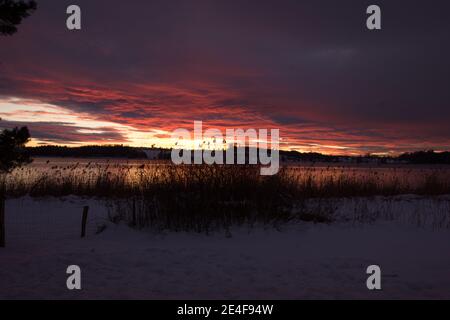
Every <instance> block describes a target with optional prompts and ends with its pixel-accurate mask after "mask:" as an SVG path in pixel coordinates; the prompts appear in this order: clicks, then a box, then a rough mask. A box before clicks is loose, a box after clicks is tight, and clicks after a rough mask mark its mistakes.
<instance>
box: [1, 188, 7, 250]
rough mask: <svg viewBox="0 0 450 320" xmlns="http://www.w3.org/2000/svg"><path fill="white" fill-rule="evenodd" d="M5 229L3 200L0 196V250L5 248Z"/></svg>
mask: <svg viewBox="0 0 450 320" xmlns="http://www.w3.org/2000/svg"><path fill="white" fill-rule="evenodd" d="M5 238H6V227H5V198H4V196H3V194H0V248H4V247H5Z"/></svg>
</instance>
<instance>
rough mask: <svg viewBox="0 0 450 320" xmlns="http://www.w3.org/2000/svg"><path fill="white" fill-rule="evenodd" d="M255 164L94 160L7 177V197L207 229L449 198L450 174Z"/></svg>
mask: <svg viewBox="0 0 450 320" xmlns="http://www.w3.org/2000/svg"><path fill="white" fill-rule="evenodd" d="M259 169H260V168H259V167H258V166H252V165H233V166H227V165H213V166H208V165H189V166H176V165H172V164H158V165H151V164H141V165H139V166H136V165H127V164H126V165H123V164H107V165H99V164H95V163H87V164H73V165H69V166H53V167H52V166H50V168H48V167H45V168H43V169H42V170H41V169H39V168H33V167H27V168H20V169H17V170H16V171H14V172H13V173H12V174H10V175H8V176H7V177H6V181H5V188H6V194H7V195H8V196H9V197H18V196H23V195H30V196H35V197H44V196H67V195H77V196H87V197H97V198H103V199H106V200H107V201H108V204H109V208H110V218H111V219H112V220H114V221H118V220H124V221H126V222H127V223H129V224H130V225H132V226H135V227H138V228H142V227H148V226H152V227H156V228H160V229H170V230H175V231H180V230H192V231H197V232H209V231H211V230H214V229H217V228H228V227H229V226H231V225H235V224H244V223H247V224H256V223H262V224H270V225H277V224H279V223H282V222H286V221H290V220H292V219H300V220H306V221H314V222H329V221H331V220H332V213H333V208H332V207H330V203H329V202H324V205H323V206H322V205H321V206H318V207H317V206H316V207H315V208H314V210H311V209H310V208H308V206H306V205H305V203H306V201H307V200H310V199H326V198H328V199H332V198H343V197H367V196H369V197H370V196H379V195H381V196H392V195H399V194H419V195H441V194H450V172H449V170H448V169H410V168H407V169H399V168H389V169H386V168H373V169H368V168H365V169H363V170H361V169H360V168H336V167H283V168H281V170H280V172H279V173H278V174H277V175H274V176H261V175H260V170H259Z"/></svg>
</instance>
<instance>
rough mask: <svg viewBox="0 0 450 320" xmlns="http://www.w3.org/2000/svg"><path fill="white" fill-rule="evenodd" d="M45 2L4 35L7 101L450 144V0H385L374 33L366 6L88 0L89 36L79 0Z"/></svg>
mask: <svg viewBox="0 0 450 320" xmlns="http://www.w3.org/2000/svg"><path fill="white" fill-rule="evenodd" d="M38 3H39V9H38V10H37V11H36V13H35V14H34V15H33V16H32V17H30V18H28V19H27V20H25V21H24V23H23V25H22V26H21V29H20V31H19V33H18V34H17V35H15V36H14V37H8V38H2V39H0V41H1V46H0V61H1V64H0V74H1V75H0V95H4V96H17V97H21V98H36V99H39V100H41V101H44V102H50V103H54V104H57V105H59V106H63V107H66V108H69V109H71V110H74V111H76V112H85V113H89V114H91V115H92V116H93V117H97V118H101V119H104V118H107V119H108V120H109V121H116V122H120V123H123V124H128V125H133V126H136V127H138V128H141V129H143V128H147V129H148V128H149V127H152V128H156V129H170V128H172V127H177V126H180V125H184V124H186V123H187V122H189V121H191V120H208V121H209V122H210V123H211V124H218V125H223V126H230V125H231V126H234V127H236V126H238V125H240V124H242V125H251V124H252V123H253V124H259V125H268V124H271V125H279V126H282V129H283V130H284V131H285V132H287V134H288V135H289V136H290V137H291V136H292V137H291V139H294V140H297V141H298V142H301V141H308V140H311V139H313V140H314V141H315V142H321V141H322V142H323V143H324V144H325V143H331V142H333V143H338V144H339V143H341V144H346V145H352V146H353V145H355V146H354V147H355V148H357V146H356V142H358V144H359V148H360V149H361V150H363V149H364V150H367V148H373V149H374V150H381V149H383V150H392V149H395V145H393V141H396V140H397V145H398V146H399V148H400V145H402V146H403V145H405V144H408V143H410V144H411V148H414V147H415V146H416V145H419V146H428V145H429V146H434V147H436V146H437V147H441V148H443V147H445V148H449V147H450V130H448V127H449V126H448V121H449V120H450V108H449V106H450V90H449V89H448V88H449V85H450V61H449V59H448V57H449V56H450V42H449V41H448V38H449V36H450V19H448V12H449V9H450V4H449V2H448V1H443V0H436V1H433V2H430V1H424V0H398V1H387V0H379V1H376V3H377V4H378V5H379V6H380V7H381V8H382V27H383V29H382V30H381V31H375V32H371V31H368V30H367V29H366V27H365V19H366V15H365V9H366V8H367V6H368V5H370V4H373V3H372V1H366V0H344V1H335V0H334V1H332V0H316V1H312V0H308V1H303V0H281V1H275V0H271V1H268V0H267V1H266V0H259V1H256V0H247V1H234V0H214V1H210V0H197V1H190V0H171V1H165V0H158V1H144V0H134V1H133V2H132V3H130V2H125V1H106V0H105V1H102V0H98V1H90V0H89V1H88V0H79V1H77V4H78V5H80V7H81V8H82V15H83V25H82V27H83V29H82V30H81V31H79V32H70V31H68V30H66V28H65V9H66V7H67V6H68V5H69V4H72V2H71V1H66V0H40V1H38ZM304 125H308V126H309V127H308V128H309V131H304V127H302V126H304ZM320 128H323V129H324V131H326V132H327V134H328V136H327V135H323V134H322V135H321V136H316V135H315V134H314V131H311V130H316V132H321V131H320ZM328 128H332V129H331V130H332V132H333V133H335V134H336V136H333V134H332V133H330V132H328V131H327V130H328ZM296 133H297V134H298V137H297V138H295V137H294V136H293V135H294V134H296ZM358 137H360V139H359V140H358ZM330 140H333V141H330ZM368 140H370V141H368ZM352 142H354V143H352ZM402 148H403V147H402Z"/></svg>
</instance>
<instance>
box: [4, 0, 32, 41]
mask: <svg viewBox="0 0 450 320" xmlns="http://www.w3.org/2000/svg"><path fill="white" fill-rule="evenodd" d="M36 8H37V4H36V1H34V0H30V1H22V0H21V1H14V0H0V35H12V34H14V33H16V32H17V26H18V25H19V24H20V23H21V22H22V19H24V18H26V17H28V16H29V15H30V14H31V13H32V12H33V11H34V10H36Z"/></svg>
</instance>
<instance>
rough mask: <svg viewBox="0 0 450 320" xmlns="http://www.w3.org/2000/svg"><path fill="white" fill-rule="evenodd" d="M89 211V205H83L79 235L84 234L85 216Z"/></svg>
mask: <svg viewBox="0 0 450 320" xmlns="http://www.w3.org/2000/svg"><path fill="white" fill-rule="evenodd" d="M88 212H89V206H85V207H84V208H83V217H82V218H81V237H82V238H84V237H85V236H86V222H87V216H88Z"/></svg>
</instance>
